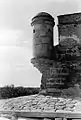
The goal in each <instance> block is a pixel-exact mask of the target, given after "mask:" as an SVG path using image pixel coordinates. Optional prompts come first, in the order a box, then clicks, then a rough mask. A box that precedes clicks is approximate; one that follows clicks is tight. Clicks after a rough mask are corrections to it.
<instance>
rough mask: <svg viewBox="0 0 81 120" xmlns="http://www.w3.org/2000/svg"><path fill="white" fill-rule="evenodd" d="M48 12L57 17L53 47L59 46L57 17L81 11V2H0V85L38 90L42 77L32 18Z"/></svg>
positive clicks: (7, 0)
mask: <svg viewBox="0 0 81 120" xmlns="http://www.w3.org/2000/svg"><path fill="white" fill-rule="evenodd" d="M42 11H43V12H48V13H49V14H51V15H52V16H53V17H54V18H55V22H56V26H55V28H54V44H55V45H56V44H58V31H57V16H58V15H62V14H68V13H74V12H80V11H81V0H0V86H5V85H11V84H14V85H15V86H24V87H39V86H40V84H41V74H40V72H39V71H38V70H37V69H36V68H34V67H33V65H32V64H31V62H30V60H31V58H32V57H33V56H32V27H31V25H30V23H31V19H32V17H34V16H35V15H36V14H37V13H39V12H42Z"/></svg>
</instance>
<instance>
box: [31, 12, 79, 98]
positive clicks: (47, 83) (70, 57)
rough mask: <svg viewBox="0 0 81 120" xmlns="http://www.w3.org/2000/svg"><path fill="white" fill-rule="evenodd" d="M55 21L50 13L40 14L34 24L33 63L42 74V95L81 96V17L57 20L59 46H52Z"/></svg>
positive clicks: (75, 15)
mask: <svg viewBox="0 0 81 120" xmlns="http://www.w3.org/2000/svg"><path fill="white" fill-rule="evenodd" d="M48 18H49V19H48ZM52 20H53V19H52V17H51V16H50V15H48V14H47V13H41V14H38V16H36V17H35V18H34V19H33V21H32V24H33V31H34V33H33V48H34V50H33V51H34V56H33V59H31V62H32V63H33V65H34V67H36V68H37V69H38V70H39V71H40V72H41V73H42V78H41V85H40V86H41V92H40V93H44V94H47V95H53V96H65V95H67V96H81V13H79V14H70V15H61V16H58V33H59V44H58V45H56V46H53V25H54V22H53V21H52Z"/></svg>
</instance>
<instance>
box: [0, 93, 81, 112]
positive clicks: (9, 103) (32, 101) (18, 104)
mask: <svg viewBox="0 0 81 120" xmlns="http://www.w3.org/2000/svg"><path fill="white" fill-rule="evenodd" d="M3 110H6V111H9V110H13V111H25V112H81V100H80V98H79V99H72V98H61V97H52V96H44V95H39V94H36V95H30V96H24V97H18V98H12V99H7V100H0V111H3Z"/></svg>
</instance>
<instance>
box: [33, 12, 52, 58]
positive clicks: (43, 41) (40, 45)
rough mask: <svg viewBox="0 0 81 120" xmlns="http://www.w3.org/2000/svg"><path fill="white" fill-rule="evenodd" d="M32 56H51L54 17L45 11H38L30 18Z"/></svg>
mask: <svg viewBox="0 0 81 120" xmlns="http://www.w3.org/2000/svg"><path fill="white" fill-rule="evenodd" d="M31 25H32V26H33V56H34V57H35V58H38V57H43V58H44V57H45V58H49V59H51V58H52V53H53V26H54V18H53V17H52V16H51V15H49V14H47V13H44V12H42V13H39V14H38V15H36V16H35V17H34V18H33V19H32V23H31Z"/></svg>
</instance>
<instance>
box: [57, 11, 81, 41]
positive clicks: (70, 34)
mask: <svg viewBox="0 0 81 120" xmlns="http://www.w3.org/2000/svg"><path fill="white" fill-rule="evenodd" d="M58 34H59V41H61V40H64V39H67V38H69V39H70V38H71V39H74V40H76V41H77V42H78V43H81V13H75V14H67V15H61V16H58Z"/></svg>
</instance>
